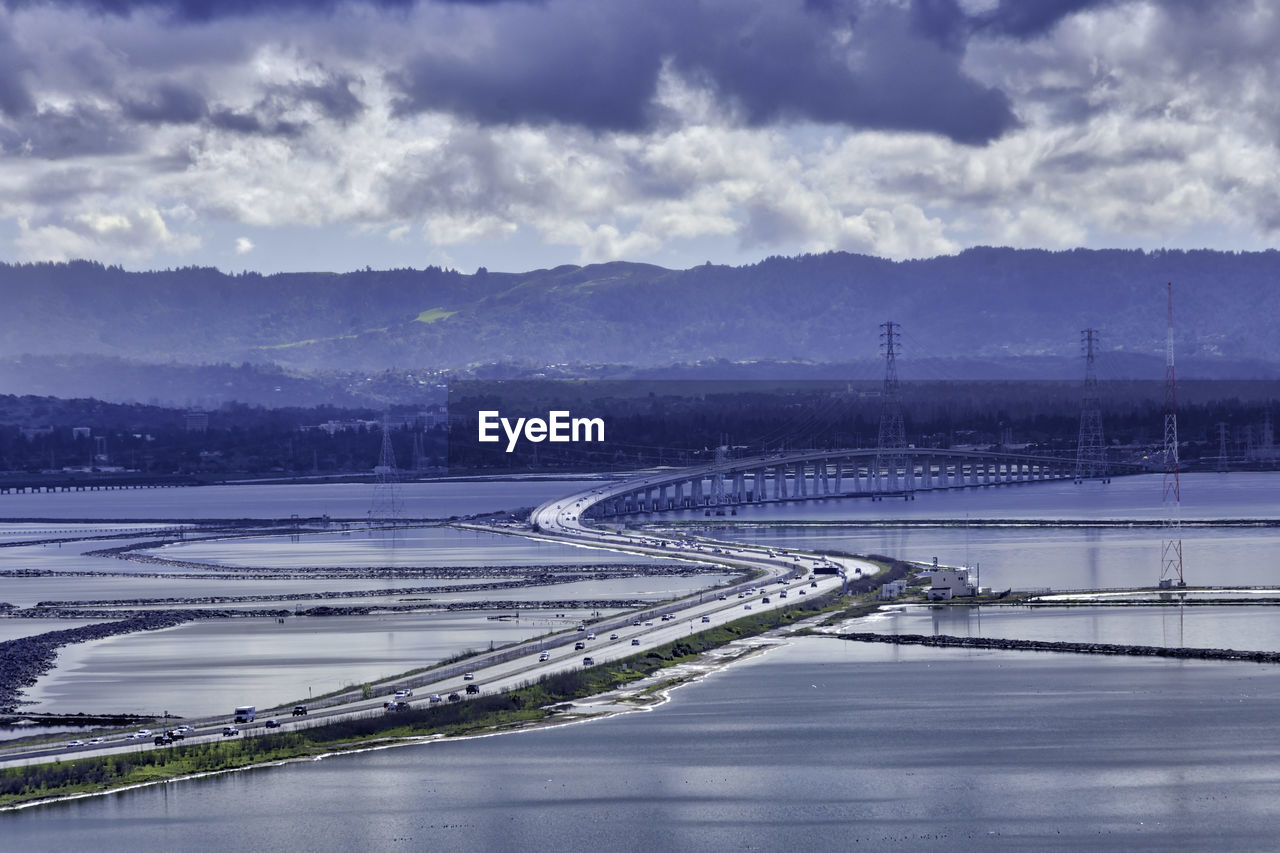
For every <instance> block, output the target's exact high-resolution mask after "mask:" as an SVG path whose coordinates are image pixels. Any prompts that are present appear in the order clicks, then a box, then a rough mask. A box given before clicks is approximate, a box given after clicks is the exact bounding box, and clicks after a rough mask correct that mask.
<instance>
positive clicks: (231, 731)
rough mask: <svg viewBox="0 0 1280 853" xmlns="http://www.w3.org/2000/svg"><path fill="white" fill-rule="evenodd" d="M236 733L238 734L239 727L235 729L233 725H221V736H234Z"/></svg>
mask: <svg viewBox="0 0 1280 853" xmlns="http://www.w3.org/2000/svg"><path fill="white" fill-rule="evenodd" d="M238 734H240V730H239V729H237V728H236V727H235V726H223V727H222V736H223V737H235V736H236V735H238Z"/></svg>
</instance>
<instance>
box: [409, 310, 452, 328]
mask: <svg viewBox="0 0 1280 853" xmlns="http://www.w3.org/2000/svg"><path fill="white" fill-rule="evenodd" d="M457 313H458V312H457V311H446V310H444V309H443V308H429V309H427V310H426V311H423V312H422V313H421V314H419V315H418V316H417V317H415V318H413V319H414V322H415V323H426V324H427V325H430V324H432V323H434V322H436V321H437V320H447V319H449V318H450V317H452V316H453V315H454V314H457Z"/></svg>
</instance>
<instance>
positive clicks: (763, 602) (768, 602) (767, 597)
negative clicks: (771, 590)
mask: <svg viewBox="0 0 1280 853" xmlns="http://www.w3.org/2000/svg"><path fill="white" fill-rule="evenodd" d="M760 603H761V604H770V603H771V602H770V601H769V596H767V595H766V596H765V597H764V598H762V599H760Z"/></svg>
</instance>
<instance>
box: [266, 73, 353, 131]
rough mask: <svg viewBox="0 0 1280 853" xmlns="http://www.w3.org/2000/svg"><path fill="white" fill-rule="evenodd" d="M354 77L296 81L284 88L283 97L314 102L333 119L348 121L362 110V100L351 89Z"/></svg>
mask: <svg viewBox="0 0 1280 853" xmlns="http://www.w3.org/2000/svg"><path fill="white" fill-rule="evenodd" d="M355 82H356V81H355V79H354V78H352V77H349V76H332V77H329V78H328V79H326V80H324V81H323V82H320V83H298V84H295V85H293V86H289V87H287V88H286V89H284V90H283V91H282V92H281V94H282V96H283V97H286V98H290V99H293V100H295V101H307V102H309V103H312V104H314V105H315V106H316V107H318V108H319V109H320V111H321V112H322V113H324V114H325V115H326V116H328V117H329V118H331V119H334V120H335V121H350V120H351V119H353V118H355V117H357V116H358V115H360V113H362V112H364V102H363V101H361V100H360V98H358V97H357V96H356V94H355V92H353V91H351V87H352V85H354V84H355Z"/></svg>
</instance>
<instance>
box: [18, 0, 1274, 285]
mask: <svg viewBox="0 0 1280 853" xmlns="http://www.w3.org/2000/svg"><path fill="white" fill-rule="evenodd" d="M3 2H4V0H0V3H3ZM3 9H7V10H8V11H3ZM86 11H89V12H92V13H93V14H85V12H86ZM1277 39H1280V10H1276V9H1275V7H1274V6H1273V5H1272V4H1266V3H1261V2H1252V0H1221V2H1218V3H1207V2H1196V0H1170V1H1169V2H1159V3H1157V2H1153V0H1097V2H1056V0H1045V2H1043V3H1041V2H1028V3H1019V2H1010V0H614V2H609V3H600V2H588V0H544V1H543V2H523V0H510V2H478V1H477V2H443V0H419V2H417V3H409V2H403V3H400V2H383V3H361V2H358V0H356V2H322V3H319V4H314V5H313V4H305V3H302V2H276V3H270V2H268V3H264V4H258V3H254V4H248V3H246V2H232V3H230V4H225V5H223V4H219V5H217V6H215V5H214V4H213V3H211V2H208V3H196V2H191V3H184V2H170V3H163V2H127V0H112V2H97V3H93V2H83V3H76V2H61V3H59V2H43V3H35V2H30V3H13V2H10V3H9V4H8V5H7V6H3V7H0V220H4V221H7V222H8V223H10V225H11V226H12V225H13V224H14V223H17V222H18V220H19V219H21V220H22V221H23V223H24V224H23V225H22V226H21V227H18V228H13V227H11V228H10V229H9V230H10V231H16V233H17V235H18V237H17V239H16V241H13V242H11V243H9V244H7V245H6V244H3V243H0V257H4V256H5V255H6V253H7V254H8V255H10V256H12V255H20V256H22V257H23V258H29V259H30V258H35V257H38V256H40V253H42V252H44V253H47V257H50V258H55V257H69V256H77V255H87V256H91V257H102V258H112V259H132V260H137V261H139V262H144V261H145V260H146V259H148V258H152V257H156V258H166V259H167V258H170V257H185V258H187V259H188V262H190V261H197V262H204V263H217V262H219V261H220V260H223V259H224V258H225V255H226V254H227V243H226V238H225V237H223V238H218V239H212V238H210V239H207V240H205V241H204V242H203V243H202V242H200V241H199V240H198V239H197V236H198V235H199V234H200V233H202V231H204V230H205V229H212V228H213V227H214V223H217V227H218V229H219V231H218V233H226V232H225V231H223V230H221V229H224V228H230V229H231V233H232V234H243V235H245V237H244V239H247V240H250V241H251V242H253V241H257V243H258V244H259V247H258V248H257V249H255V250H254V252H253V254H254V259H255V262H259V263H267V262H268V260H267V259H268V258H269V257H270V256H272V253H273V252H278V251H280V250H279V248H278V247H279V241H277V240H270V241H268V240H267V239H265V238H262V237H260V236H259V234H258V233H257V232H255V231H253V230H252V229H254V228H258V227H261V228H276V227H280V226H284V227H292V228H311V229H316V231H315V233H316V234H317V239H321V240H332V241H333V242H334V243H335V244H336V243H340V242H341V241H342V240H345V239H347V237H346V236H345V235H353V234H361V235H381V236H380V237H379V238H378V239H385V240H387V245H388V247H389V248H395V247H396V246H397V245H401V246H404V247H405V248H404V249H403V254H401V255H398V256H397V257H409V256H412V253H413V252H414V251H416V250H415V249H413V248H412V246H413V244H415V243H416V242H418V241H421V242H422V243H425V244H427V245H426V246H425V247H421V246H420V247H419V249H418V250H420V251H421V256H422V257H431V258H440V257H444V254H443V251H442V248H443V247H448V249H449V252H450V254H451V255H452V256H454V257H458V258H466V259H467V261H468V265H472V264H475V263H485V264H486V265H488V266H490V267H495V266H496V265H497V263H498V262H495V261H491V260H490V259H489V257H488V255H489V254H491V253H492V254H497V255H498V256H500V257H501V256H503V253H507V252H509V253H512V254H513V255H514V254H515V253H517V252H520V251H527V250H528V247H530V246H535V247H536V249H537V251H538V252H539V253H540V254H537V255H536V257H537V258H538V262H539V263H542V262H544V260H545V259H547V258H552V259H553V260H554V259H555V258H556V257H558V256H559V255H560V254H563V255H564V256H565V257H567V258H573V257H577V258H578V259H582V260H602V259H607V258H614V257H624V256H627V257H637V258H639V259H645V260H652V261H655V262H659V263H668V264H677V263H680V262H681V260H682V258H683V255H682V254H681V253H682V252H685V251H688V252H690V253H696V261H698V262H700V261H701V260H703V259H705V258H707V257H710V258H714V259H716V260H721V259H737V260H748V261H749V260H753V259H754V258H756V257H758V256H759V254H761V253H764V252H769V253H790V252H800V251H822V250H826V249H840V248H843V249H849V250H852V251H864V252H870V253H873V254H883V255H888V256H892V257H914V256H918V255H921V254H929V253H938V252H949V251H954V250H955V249H956V248H959V247H961V246H964V245H969V244H974V243H980V244H999V243H1011V244H1014V245H1042V246H1051V247H1059V246H1063V245H1070V244H1074V243H1085V244H1089V245H1117V244H1122V245H1135V244H1139V243H1141V244H1144V245H1148V246H1159V245H1179V244H1183V245H1185V241H1190V240H1194V239H1197V238H1198V239H1209V238H1206V237H1203V236H1201V237H1197V235H1204V234H1230V235H1231V239H1232V240H1234V241H1236V242H1234V243H1232V244H1231V245H1230V248H1238V247H1240V246H1242V245H1268V243H1266V242H1265V241H1267V240H1268V239H1273V238H1274V235H1276V234H1277V233H1278V232H1280V214H1277V213H1276V210H1277V208H1278V206H1277V204H1276V190H1275V186H1276V180H1275V176H1276V175H1278V174H1280V144H1278V143H1277V140H1280V100H1278V99H1276V98H1275V97H1274V94H1273V93H1274V92H1275V91H1276V89H1277V87H1280V58H1277V56H1276V53H1275V51H1274V48H1273V45H1274V44H1275V42H1276V41H1277ZM148 210H150V211H156V212H157V214H156V215H157V216H159V217H160V224H162V225H164V228H163V229H161V228H159V227H157V226H156V225H155V222H154V220H152V219H150V218H149V217H147V216H143V215H142V214H140V213H139V211H148ZM179 210H182V211H185V213H184V214H183V218H180V219H179V218H177V216H176V214H175V213H174V211H179ZM86 217H88V218H86ZM103 217H105V218H103ZM113 217H114V218H113ZM148 223H150V224H148ZM324 229H327V230H324ZM166 235H167V236H166ZM397 241H399V244H397ZM1180 241H1182V242H1181V243H1180ZM1249 241H1253V242H1252V243H1250V242H1249ZM1260 241H1262V242H1260ZM353 245H354V243H353ZM360 245H361V248H360V251H367V245H368V243H367V242H366V243H362V244H360ZM547 247H551V248H547ZM566 247H567V248H566ZM334 251H335V253H336V252H337V251H340V250H337V249H335V250H334ZM183 253H189V254H187V255H185V256H184V254H183ZM369 261H370V259H369V258H367V257H365V256H364V255H361V256H359V257H355V258H353V260H352V266H364V265H365V264H366V263H368V262H369ZM295 263H297V264H299V265H303V266H305V265H306V264H307V263H308V259H307V258H299V259H297V261H296V262H295ZM505 265H506V266H508V267H509V268H517V267H518V266H519V265H520V262H519V261H518V260H513V261H507V262H505Z"/></svg>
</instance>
